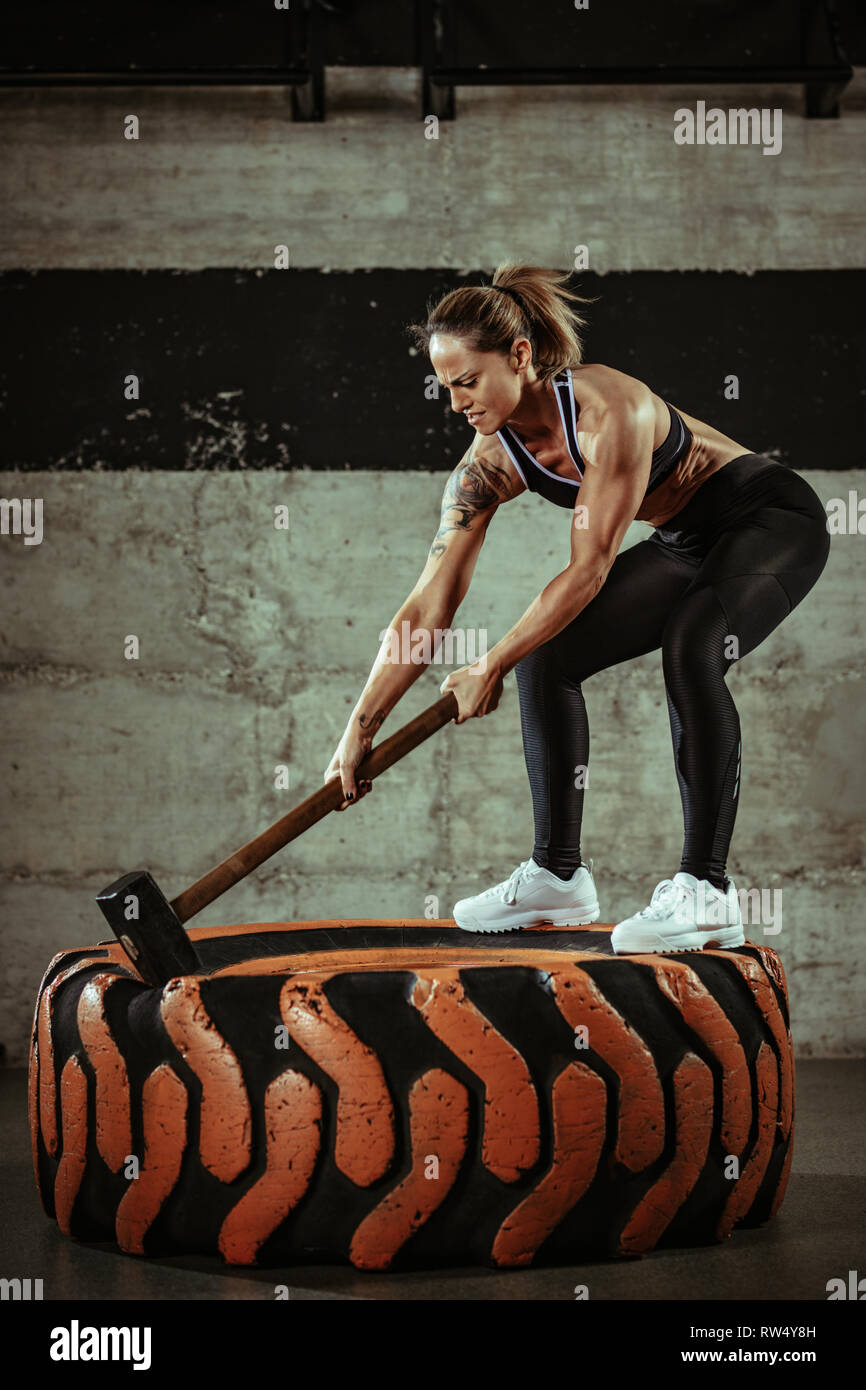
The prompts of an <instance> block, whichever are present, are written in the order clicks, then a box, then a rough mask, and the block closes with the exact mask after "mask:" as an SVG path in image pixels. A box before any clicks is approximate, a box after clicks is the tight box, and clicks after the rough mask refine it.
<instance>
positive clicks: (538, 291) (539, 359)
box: [406, 261, 598, 381]
mask: <svg viewBox="0 0 866 1390" xmlns="http://www.w3.org/2000/svg"><path fill="white" fill-rule="evenodd" d="M568 279H569V273H568V272H567V271H562V270H548V269H545V268H544V267H543V266H537V265H521V264H519V263H518V262H516V261H501V262H500V264H499V265H498V266H497V267H496V270H495V272H494V275H493V283H492V284H490V285H465V286H462V287H461V288H460V289H456V290H451V291H449V293H448V294H446V295H445V296H444V297H443V298H442V299H440V300H439V301H438V303H430V302H428V304H427V310H426V321H425V322H424V323H411V324H408V325H407V328H406V331H407V332H408V333H410V334H411V335H412V337H413V339H414V342H415V345H416V347H418V348H420V349H422V351H424V352H427V353H429V351H430V339H431V338H432V337H433V334H434V333H448V334H451V335H453V336H454V337H456V338H463V339H464V340H465V341H466V343H467V344H468V346H469V347H470V348H471V349H472V350H473V351H475V352H502V353H508V352H509V351H510V350H511V346H512V344H513V342H514V340H515V338H528V339H529V342H530V343H531V345H532V364H533V366H534V367H535V370H536V372H537V374H538V377H539V379H540V380H541V381H547V380H549V379H550V377H553V376H556V374H557V373H558V372H561V371H563V369H564V368H565V367H579V366H580V364H581V362H582V361H583V342H582V338H581V329H583V328H585V327H586V324H587V320H586V319H585V318H583V317H582V315H581V314H580V313H579V312H578V311H577V309H575V308H572V307H571V306H572V305H578V306H583V305H585V304H591V303H593V302H594V300H593V299H591V298H584V297H583V296H582V295H578V294H575V293H574V292H573V291H572V290H568V289H566V288H565V286H566V284H567V282H568ZM503 290H509V291H513V293H514V295H516V296H517V299H516V300H515V299H514V298H513V297H512V294H510V293H509V294H503V293H502V291H503ZM596 298H598V296H596Z"/></svg>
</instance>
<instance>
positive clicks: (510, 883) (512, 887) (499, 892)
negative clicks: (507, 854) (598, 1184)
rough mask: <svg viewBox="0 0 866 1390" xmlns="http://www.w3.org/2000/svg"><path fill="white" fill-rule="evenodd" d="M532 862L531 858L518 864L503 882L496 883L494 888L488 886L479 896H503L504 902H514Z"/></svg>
mask: <svg viewBox="0 0 866 1390" xmlns="http://www.w3.org/2000/svg"><path fill="white" fill-rule="evenodd" d="M531 863H532V860H531V859H524V861H523V863H522V864H518V866H517V868H516V869H515V870H514V871H513V872H512V873H511V874H510V875H509V876H508V878H504V879H503V880H502V882H501V883H496V884H494V886H493V887H492V888H486V889H485V890H484V892H483V893H480V894H479V897H481V898H502V901H503V902H506V903H513V902H514V899H515V896H516V894H517V888H518V885H519V884H520V882H521V881H522V880H523V879H525V878H526V877H527V870H528V868H529V865H530V864H531Z"/></svg>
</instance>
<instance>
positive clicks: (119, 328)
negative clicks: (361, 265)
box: [0, 270, 866, 471]
mask: <svg viewBox="0 0 866 1390" xmlns="http://www.w3.org/2000/svg"><path fill="white" fill-rule="evenodd" d="M489 278H490V277H489V274H488V273H486V272H480V271H479V272H472V273H470V275H469V276H467V277H461V276H460V275H459V274H458V273H457V272H454V271H442V270H435V271H434V270H371V271H356V272H351V271H345V272H337V273H335V272H332V273H324V272H321V271H318V270H292V271H284V272H281V271H274V270H270V271H258V272H257V271H238V270H207V271H200V272H184V271H171V270H166V271H162V270H161V271H120V270H110V271H67V270H62V271H38V272H22V271H10V272H7V273H5V274H0V320H2V322H3V325H4V330H5V331H4V333H3V335H2V342H0V390H2V403H3V407H4V422H3V426H2V434H3V442H2V460H3V463H2V467H3V468H18V469H22V470H26V471H32V470H36V469H53V470H84V469H100V470H117V469H125V468H147V469H180V470H199V469H244V468H247V469H264V468H283V469H288V470H294V469H308V468H309V469H324V470H329V469H335V470H340V469H345V468H349V469H383V470H391V469H394V470H404V469H422V470H428V471H438V470H442V469H447V468H450V467H453V465H454V464H455V463H456V462H457V460H458V459H459V458H460V457H461V455H462V453H463V452H464V450H465V448H466V446H467V445H468V443H469V441H470V439H471V438H472V433H473V432H472V431H471V430H470V429H469V428H468V427H467V426H466V424H465V423H464V422H463V421H462V420H461V419H459V418H458V417H456V416H455V415H454V414H453V413H452V411H451V409H450V406H449V403H448V397H447V393H444V392H443V393H441V394H440V397H439V399H438V400H427V399H425V377H426V376H427V375H428V374H429V373H430V366H429V363H428V361H427V359H426V357H424V356H422V355H416V356H411V355H410V340H409V338H408V336H407V335H406V333H405V332H404V328H405V325H406V324H408V323H409V322H411V321H412V320H414V319H418V318H421V317H422V316H423V313H424V307H425V303H426V301H427V300H428V298H434V297H436V296H438V295H439V294H442V293H444V292H445V291H446V290H448V289H450V288H452V287H453V286H455V285H459V284H465V283H467V280H468V282H469V283H476V284H478V283H488V282H489ZM574 284H575V287H576V288H577V289H578V291H580V292H582V293H586V294H590V295H600V296H601V299H600V300H599V302H597V303H595V304H593V305H591V306H590V308H589V314H590V327H589V331H588V333H587V335H586V361H588V362H604V363H607V364H608V365H610V366H613V367H617V368H619V369H620V370H621V371H625V372H629V373H630V374H632V375H634V376H637V377H639V378H640V379H641V380H643V381H645V382H647V384H648V385H649V386H651V387H652V389H653V390H654V391H657V392H658V393H659V394H660V395H662V396H664V397H666V398H667V399H669V400H670V401H672V403H673V404H674V405H675V406H678V407H679V408H680V409H682V410H685V411H686V412H687V413H689V414H691V415H693V416H696V417H697V418H699V419H702V420H705V421H707V422H708V423H710V424H712V425H714V426H715V427H716V428H718V429H720V430H722V431H723V432H725V433H727V434H730V435H731V436H732V437H733V438H734V439H737V440H739V441H740V442H741V443H743V444H745V445H746V446H747V447H748V448H749V449H752V450H754V451H755V452H758V453H770V454H772V455H773V456H774V457H776V458H779V459H780V460H781V461H783V462H785V463H789V464H791V465H792V466H793V467H795V468H797V469H810V468H818V469H821V468H824V469H827V468H832V469H848V468H857V467H862V466H863V463H864V446H863V441H864V438H866V388H864V386H863V382H864V379H866V350H864V336H863V326H862V305H863V303H864V302H866V296H864V291H866V270H837V271H760V272H756V273H755V274H753V275H744V274H737V273H735V272H723V273H713V272H703V271H686V272H662V271H636V272H631V273H628V272H613V273H611V274H608V275H605V276H598V275H594V274H589V273H585V274H582V275H579V276H577V277H575V280H574ZM129 373H135V374H137V375H138V377H139V378H140V383H141V397H140V399H139V400H138V401H127V400H125V399H124V395H123V386H124V379H125V377H126V376H127V374H129ZM731 373H734V374H736V375H737V377H738V378H739V390H740V398H739V400H736V401H729V400H726V399H725V398H724V395H723V391H724V381H725V378H726V377H727V376H728V375H729V374H731Z"/></svg>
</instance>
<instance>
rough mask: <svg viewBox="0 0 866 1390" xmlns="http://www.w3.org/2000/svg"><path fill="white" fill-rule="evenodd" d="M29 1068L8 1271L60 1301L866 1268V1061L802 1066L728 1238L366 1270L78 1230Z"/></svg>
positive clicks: (746, 1289) (16, 1109) (5, 1222)
mask: <svg viewBox="0 0 866 1390" xmlns="http://www.w3.org/2000/svg"><path fill="white" fill-rule="evenodd" d="M26 1080H27V1077H26V1072H25V1071H24V1070H8V1071H5V1072H2V1073H0V1133H2V1136H3V1142H2V1157H0V1276H3V1277H7V1278H11V1277H16V1276H17V1277H20V1278H28V1277H29V1278H31V1279H38V1278H41V1279H42V1280H43V1281H44V1286H43V1293H44V1298H45V1299H46V1300H48V1299H59V1300H63V1299H81V1298H87V1299H259V1300H262V1299H269V1300H271V1299H273V1298H274V1286H275V1285H276V1284H285V1285H287V1286H288V1288H289V1291H290V1297H291V1298H292V1299H298V1298H300V1299H461V1300H465V1299H496V1300H505V1299H557V1300H558V1299H568V1300H572V1299H573V1298H574V1296H575V1295H574V1289H575V1285H577V1284H585V1285H587V1287H588V1291H589V1296H590V1298H592V1299H609V1298H610V1299H728V1298H731V1299H741V1300H759V1299H818V1300H821V1301H825V1300H826V1297H827V1293H826V1285H827V1281H828V1279H831V1278H836V1277H842V1278H845V1279H847V1276H848V1271H849V1270H851V1269H856V1270H859V1271H860V1272H861V1274H862V1273H863V1272H866V1251H864V1229H866V1222H864V1213H866V1143H864V1120H863V1114H864V1098H866V1062H862V1061H838V1062H837V1061H801V1062H799V1063H798V1065H797V1117H796V1129H795V1150H794V1164H793V1169H792V1173H791V1179H790V1182H789V1185H788V1192H787V1196H786V1198H785V1201H784V1203H783V1206H782V1209H781V1211H780V1212H779V1214H778V1215H777V1217H776V1218H775V1220H774V1221H772V1222H771V1223H770V1224H769V1225H767V1226H765V1227H764V1228H762V1229H758V1230H744V1231H740V1232H735V1233H734V1235H733V1236H732V1238H731V1239H730V1240H729V1241H727V1242H726V1243H725V1244H724V1245H721V1246H716V1245H714V1246H710V1247H706V1248H702V1249H690V1250H664V1251H658V1252H656V1253H654V1254H652V1255H647V1256H644V1257H643V1258H641V1259H637V1260H628V1261H624V1262H623V1261H614V1262H595V1263H588V1264H581V1265H574V1266H570V1267H568V1268H558V1269H533V1270H514V1271H508V1272H502V1271H498V1270H490V1269H480V1268H479V1269H454V1270H445V1271H437V1272H436V1273H435V1274H430V1273H417V1274H396V1275H383V1274H362V1273H360V1272H359V1271H358V1270H354V1269H351V1268H346V1267H341V1266H321V1267H307V1268H302V1269H267V1270H244V1271H239V1270H237V1269H230V1268H228V1267H227V1266H225V1265H223V1264H222V1263H221V1262H220V1261H219V1260H217V1259H209V1258H208V1259H206V1258H192V1257H178V1258H175V1259H165V1258H155V1259H138V1258H136V1257H133V1256H128V1255H123V1254H121V1253H120V1252H119V1251H117V1250H116V1249H113V1248H112V1247H109V1246H107V1245H88V1246H84V1245H80V1244H77V1243H76V1242H74V1241H71V1240H68V1239H66V1237H64V1236H62V1235H61V1234H60V1232H59V1231H58V1230H57V1227H56V1226H55V1224H54V1222H53V1221H50V1220H49V1219H48V1218H47V1217H46V1216H45V1215H44V1213H43V1211H42V1208H41V1206H40V1204H39V1199H38V1197H37V1194H36V1189H35V1186H34V1182H33V1172H32V1168H31V1162H30V1140H29V1134H28V1129H27V1106H26Z"/></svg>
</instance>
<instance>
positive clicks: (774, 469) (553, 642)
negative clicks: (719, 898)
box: [514, 454, 830, 888]
mask: <svg viewBox="0 0 866 1390" xmlns="http://www.w3.org/2000/svg"><path fill="white" fill-rule="evenodd" d="M829 548H830V537H829V534H828V531H827V515H826V512H825V510H824V508H823V506H822V505H821V501H820V499H819V498H818V496H817V494H816V493H815V492H814V491H813V490H812V488H811V487H810V486H809V484H808V483H807V482H806V481H805V479H804V478H801V477H800V476H799V474H798V473H795V472H794V471H793V470H792V469H790V468H788V467H786V466H785V465H783V464H779V463H776V462H775V461H774V460H773V459H770V458H767V457H765V456H764V455H763V454H742V455H740V457H739V458H736V459H733V460H732V461H731V462H730V463H728V464H726V465H725V466H724V467H723V468H721V469H720V470H719V471H718V473H714V474H713V476H712V477H711V478H709V479H708V480H707V482H705V483H704V484H703V485H702V486H701V487H700V488H699V490H698V492H697V493H696V494H695V496H694V497H693V498H692V499H691V501H690V502H689V503H688V504H687V505H686V506H685V508H684V509H683V510H682V511H681V512H680V513H679V514H678V515H677V516H675V517H674V518H673V519H672V520H671V521H669V522H667V523H666V524H665V525H664V526H663V527H660V528H658V529H657V530H656V531H655V532H654V534H653V535H652V537H651V538H649V539H647V540H645V541H640V542H638V544H637V545H634V546H632V547H630V548H629V549H628V550H625V551H623V552H622V553H621V554H620V555H618V556H617V558H616V560H615V561H614V563H613V565H612V566H611V569H610V573H609V574H608V577H607V580H606V582H605V584H604V587H603V588H602V589H601V590H600V592H599V593H598V594H597V596H596V597H595V598H594V599H593V600H592V602H591V603H589V604H587V606H586V608H584V610H583V612H581V613H579V614H578V616H577V617H576V618H575V619H574V621H573V622H571V623H569V625H568V627H566V628H564V629H563V630H562V632H560V633H558V634H557V635H556V636H555V637H552V638H551V639H550V641H549V642H545V643H544V644H543V646H541V647H537V648H536V650H535V651H533V652H530V653H529V655H528V656H526V657H524V659H523V660H522V661H521V662H519V663H518V665H517V666H516V667H515V668H514V669H515V672H516V676H517V685H518V690H519V693H520V720H521V728H522V732H523V750H524V755H525V758H526V770H527V772H528V774H529V783H530V787H531V790H532V806H533V813H534V819H535V846H534V849H533V854H532V857H533V859H534V860H535V862H536V863H537V864H541V865H543V866H544V867H546V868H548V869H550V870H551V871H552V872H553V873H556V874H557V875H558V876H559V877H560V878H570V877H571V874H572V873H573V871H574V869H575V868H577V866H578V865H579V864H580V863H581V855H580V829H581V819H582V815H583V780H584V777H583V774H582V773H581V771H579V769H583V768H586V767H588V764H589V725H588V722H587V715H586V705H585V704H584V699H583V694H582V692H581V682H582V681H584V680H586V679H587V678H588V677H589V676H592V675H595V674H596V672H598V671H603V670H606V669H607V668H608V667H609V666H615V665H616V664H617V663H618V662H620V661H628V660H630V659H631V658H632V657H636V656H642V655H644V653H646V652H651V651H656V650H657V649H658V648H659V647H661V651H662V667H663V671H664V680H665V690H666V694H667V703H668V713H669V716H670V725H671V734H672V737H673V745H674V764H675V767H676V775H677V781H678V782H679V787H680V795H681V798H682V805H683V819H684V822H685V839H684V844H683V853H682V861H681V864H680V868H681V870H683V871H684V872H686V873H691V874H694V875H695V877H696V878H705V879H708V880H709V881H710V882H711V883H713V884H714V885H715V886H716V887H717V888H724V886H725V884H726V881H727V880H726V877H725V865H726V861H727V855H728V847H729V845H730V841H731V835H732V833H733V829H734V820H735V817H736V814H737V801H738V795H739V786H740V746H741V745H740V721H739V718H738V715H737V709H736V706H735V704H734V701H733V698H732V697H731V693H730V691H729V690H728V687H727V685H726V684H725V676H726V675H727V672H728V669H729V667H730V666H731V665H732V663H733V661H735V660H737V659H738V658H740V657H743V656H746V654H747V653H748V652H751V651H753V650H754V648H755V647H757V646H758V644H759V643H760V642H763V640H764V638H765V637H766V636H767V635H768V634H769V633H771V632H772V631H773V628H775V627H778V625H779V623H780V622H781V621H782V619H783V618H786V617H787V616H788V614H789V613H790V612H791V610H792V608H794V607H795V606H796V605H797V604H798V603H799V602H800V600H801V599H802V598H804V597H805V595H806V594H807V593H808V592H809V590H810V589H811V587H812V585H813V584H814V583H815V581H816V580H817V578H818V576H819V575H820V573H821V571H822V570H823V568H824V565H825V563H826V561H827V555H828V553H829ZM575 783H578V785H575ZM635 783H636V785H639V778H638V777H637V776H636V777H635ZM627 810H628V808H626V807H623V814H624V815H625V814H626V812H627Z"/></svg>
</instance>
